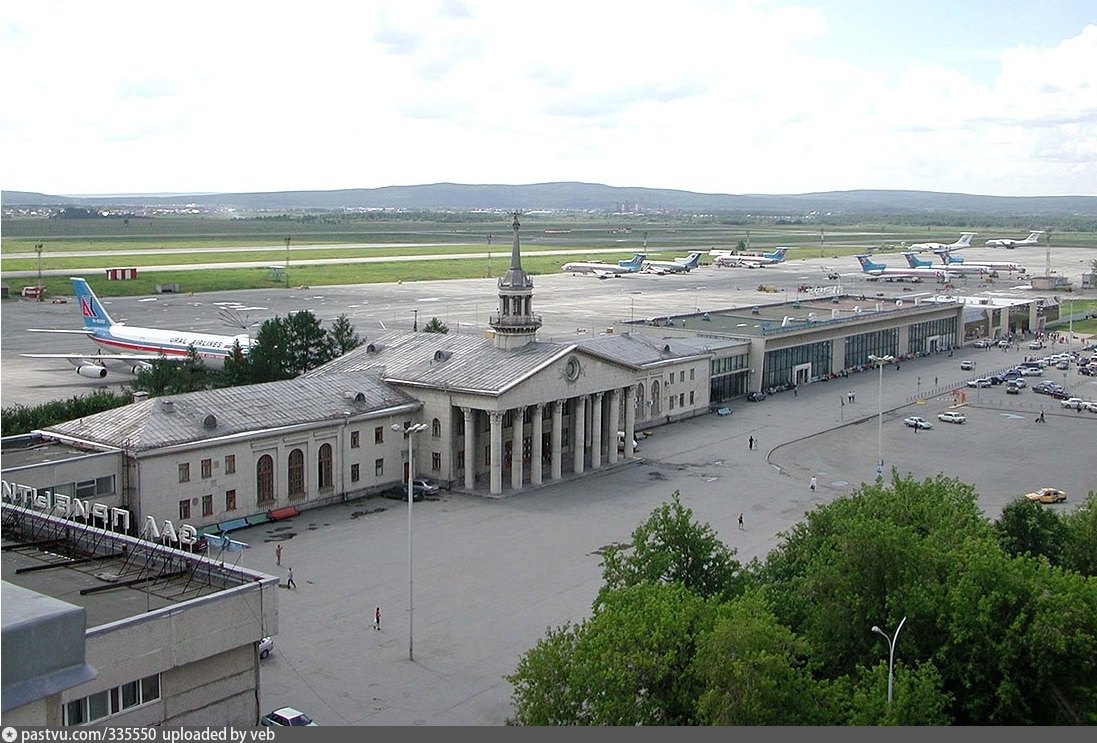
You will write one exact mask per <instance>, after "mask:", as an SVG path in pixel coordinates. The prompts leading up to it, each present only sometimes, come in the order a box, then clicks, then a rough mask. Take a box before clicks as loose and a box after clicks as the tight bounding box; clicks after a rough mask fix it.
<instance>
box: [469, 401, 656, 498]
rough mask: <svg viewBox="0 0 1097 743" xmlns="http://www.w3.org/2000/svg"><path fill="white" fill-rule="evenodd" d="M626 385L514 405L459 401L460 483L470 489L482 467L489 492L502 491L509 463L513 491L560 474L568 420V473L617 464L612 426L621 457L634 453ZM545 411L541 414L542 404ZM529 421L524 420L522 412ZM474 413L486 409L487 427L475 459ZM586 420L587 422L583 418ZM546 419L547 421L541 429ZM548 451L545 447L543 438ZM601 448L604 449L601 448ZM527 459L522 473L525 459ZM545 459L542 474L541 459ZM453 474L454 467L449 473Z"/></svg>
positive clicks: (481, 472)
mask: <svg viewBox="0 0 1097 743" xmlns="http://www.w3.org/2000/svg"><path fill="white" fill-rule="evenodd" d="M634 394H635V393H634V391H633V389H632V387H631V386H630V387H626V388H624V389H621V388H616V389H612V390H606V391H600V392H594V393H591V394H586V395H577V396H575V397H570V398H567V399H566V400H553V401H551V402H547V403H537V404H534V405H518V406H516V407H513V408H508V409H506V410H484V409H482V408H475V407H471V406H461V414H462V416H463V420H464V458H463V462H464V472H463V478H462V481H463V484H464V489H465V490H466V491H470V492H473V491H475V490H476V484H477V479H478V475H482V474H484V472H483V470H484V469H486V470H487V473H486V474H487V475H488V492H489V493H490V494H491V495H501V494H502V493H503V475H504V470H505V469H506V468H507V467H508V466H509V467H510V489H511V491H519V490H521V489H522V488H523V487H525V486H526V485H530V486H539V485H543V484H545V482H546V480H547V481H548V482H552V481H558V480H561V479H562V478H563V475H564V468H563V457H564V450H565V445H564V442H565V438H564V431H565V425H567V426H568V434H567V442H568V445H569V446H570V448H571V452H572V461H571V474H574V475H581V474H583V472H585V471H587V470H588V469H591V470H596V469H600V468H602V467H604V466H608V465H614V464H617V463H618V462H619V461H620V460H621V458H622V456H621V455H620V454H619V453H618V450H617V431H618V430H620V429H619V428H618V426H621V427H622V428H623V429H624V433H625V446H624V454H623V458H624V459H625V460H628V459H632V458H634V457H635V451H634V449H633V446H632V441H633V438H634V436H635V417H636V416H635V411H634V410H633V405H632V400H633V396H634ZM622 398H623V399H624V412H625V415H624V423H623V425H622V424H621V423H620V420H619V419H620V416H621V406H622ZM569 401H570V403H571V405H570V414H569V415H568V416H566V421H565V415H564V409H565V407H567V403H568V402H569ZM546 407H547V408H548V410H549V415H548V416H546V415H545V408H546ZM527 410H528V412H529V422H528V423H526V422H525V417H526V412H527ZM477 413H481V414H484V415H487V417H488V422H489V425H490V428H489V431H488V449H487V451H486V456H485V457H484V458H483V459H481V458H480V457H478V456H477V454H479V453H480V452H479V450H478V447H479V446H480V444H479V443H478V440H477V439H478V436H477V422H478V421H479V422H482V421H483V418H480V417H479V416H478V415H477ZM507 413H510V420H511V432H510V456H509V457H508V456H507V455H506V451H505V447H504V422H505V419H506V417H507ZM588 419H589V421H590V425H589V428H588V426H587V421H588ZM546 422H547V423H548V425H549V428H548V430H546V429H545V424H546ZM527 439H528V440H529V448H528V453H529V457H528V460H527V459H526V456H525V455H526V451H527V449H526V446H525V442H526V440H527ZM546 441H547V443H548V451H547V452H546V451H545V443H546ZM603 450H604V451H603ZM527 461H528V465H529V466H528V473H527V471H526V470H527V467H526V463H527ZM546 461H547V462H548V472H547V478H546V472H545V466H544V465H545V462H546ZM454 474H455V475H457V474H458V473H456V472H455V473H454Z"/></svg>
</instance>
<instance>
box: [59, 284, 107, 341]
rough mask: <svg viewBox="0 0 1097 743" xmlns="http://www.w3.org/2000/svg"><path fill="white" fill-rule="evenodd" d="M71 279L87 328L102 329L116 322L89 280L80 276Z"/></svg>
mask: <svg viewBox="0 0 1097 743" xmlns="http://www.w3.org/2000/svg"><path fill="white" fill-rule="evenodd" d="M69 281H71V282H72V288H73V289H74V290H75V291H76V301H77V302H79V303H80V314H81V315H83V316H84V328H85V329H87V330H102V329H104V328H109V327H110V326H111V325H113V324H114V321H113V320H111V319H110V315H108V314H107V311H106V310H105V309H103V305H102V304H100V303H99V297H97V296H95V292H93V291H92V290H91V287H90V286H88V282H87V281H85V280H84V279H81V278H78V277H71V278H70V279H69Z"/></svg>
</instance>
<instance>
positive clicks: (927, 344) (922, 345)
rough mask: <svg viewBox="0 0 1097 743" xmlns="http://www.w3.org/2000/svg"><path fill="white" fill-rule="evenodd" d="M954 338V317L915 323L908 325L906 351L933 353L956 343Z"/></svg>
mask: <svg viewBox="0 0 1097 743" xmlns="http://www.w3.org/2000/svg"><path fill="white" fill-rule="evenodd" d="M956 338H957V336H956V318H955V317H944V318H941V319H940V320H929V321H927V322H920V323H915V324H914V325H911V326H910V339H909V341H908V342H907V353H927V352H928V353H933V352H935V351H942V350H944V349H946V348H952V347H954V346H956V345H958V344H957V340H956Z"/></svg>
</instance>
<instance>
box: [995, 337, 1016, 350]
mask: <svg viewBox="0 0 1097 743" xmlns="http://www.w3.org/2000/svg"><path fill="white" fill-rule="evenodd" d="M1011 345H1013V344H1012V343H1010V342H1009V341H1007V340H1006V339H1005V338H1003V339H1002V340H1000V341H998V348H1009V347H1010V346H1011Z"/></svg>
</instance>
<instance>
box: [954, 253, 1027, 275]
mask: <svg viewBox="0 0 1097 743" xmlns="http://www.w3.org/2000/svg"><path fill="white" fill-rule="evenodd" d="M933 252H934V253H936V254H937V255H938V256H939V257H940V258H941V263H943V264H944V265H945V266H948V268H949V269H954V268H956V266H959V265H964V266H986V267H987V268H989V269H990V270H991V271H1006V272H1007V273H1028V269H1026V268H1025V267H1024V266H1023V265H1021V264H1020V263H1016V262H1014V261H979V260H973V261H969V262H966V263H965V262H964V259H963V258H961V257H959V256H956V255H952V254H951V253H949V252H948V251H947V250H935V251H933Z"/></svg>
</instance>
